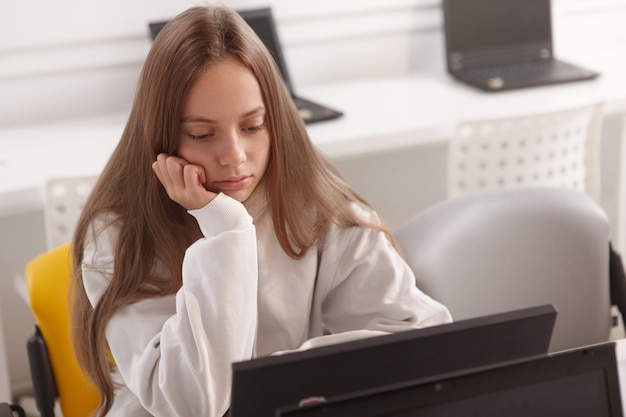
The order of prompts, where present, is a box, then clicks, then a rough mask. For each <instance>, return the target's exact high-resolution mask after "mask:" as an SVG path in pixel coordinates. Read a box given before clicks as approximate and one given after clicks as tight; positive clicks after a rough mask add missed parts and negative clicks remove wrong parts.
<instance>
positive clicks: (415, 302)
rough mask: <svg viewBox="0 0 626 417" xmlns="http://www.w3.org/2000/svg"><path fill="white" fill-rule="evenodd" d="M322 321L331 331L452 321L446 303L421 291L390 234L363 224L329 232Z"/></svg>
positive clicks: (323, 267) (322, 272)
mask: <svg viewBox="0 0 626 417" xmlns="http://www.w3.org/2000/svg"><path fill="white" fill-rule="evenodd" d="M320 276H323V277H324V280H323V285H325V288H320V291H321V294H320V295H321V296H322V297H321V298H322V305H321V315H322V317H321V318H322V322H323V323H324V325H325V326H326V328H327V329H328V330H329V331H330V332H331V333H343V332H351V331H355V330H362V329H365V330H371V331H374V332H379V331H383V332H397V331H402V330H406V329H409V328H415V327H427V326H432V325H437V324H443V323H448V322H450V321H452V318H451V316H450V313H449V311H448V309H447V308H446V307H445V306H444V305H442V304H441V303H439V302H437V301H436V300H434V299H432V298H431V297H430V296H428V295H427V294H425V293H424V292H422V291H421V290H420V289H419V288H418V287H417V286H416V283H415V276H414V274H413V272H412V271H411V269H410V267H409V266H408V264H407V263H406V262H405V260H404V259H403V258H402V257H401V256H400V254H399V253H398V252H397V251H396V249H395V248H394V247H393V245H392V244H391V243H390V241H389V240H388V238H387V236H386V235H385V234H384V233H382V232H380V231H377V230H373V229H370V228H365V227H351V228H348V229H337V230H335V231H334V232H333V233H331V234H330V235H329V239H328V241H327V245H326V246H325V248H324V251H323V254H322V261H321V269H320Z"/></svg>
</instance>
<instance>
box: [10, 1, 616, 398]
mask: <svg viewBox="0 0 626 417" xmlns="http://www.w3.org/2000/svg"><path fill="white" fill-rule="evenodd" d="M520 1H523V0H520ZM553 1H554V21H555V35H556V49H557V53H559V52H562V53H563V54H565V55H567V54H568V53H571V52H572V51H577V52H579V51H580V50H581V49H582V50H584V51H586V52H587V53H589V54H591V55H592V54H593V53H594V51H596V50H597V49H598V48H602V47H606V46H607V45H611V44H613V43H620V42H621V43H624V42H626V32H625V28H626V24H624V22H626V1H623V0H553ZM223 3H225V4H226V5H228V6H231V7H233V8H239V9H244V8H249V7H256V6H265V5H271V6H272V7H273V10H274V14H275V17H276V20H277V22H278V29H279V34H280V35H281V38H282V41H283V44H284V48H285V53H286V57H287V60H288V63H289V66H290V69H291V73H292V74H291V75H292V77H293V78H294V82H295V85H296V88H297V87H299V86H300V87H302V86H309V85H314V84H318V83H329V82H341V81H344V80H352V79H355V78H368V77H379V76H392V75H407V74H410V73H412V72H419V71H433V72H439V73H442V72H443V71H444V69H443V64H444V60H443V37H442V33H441V23H442V22H441V13H440V8H439V7H440V6H439V0H314V1H311V0H306V1H305V0H266V1H263V0H224V1H223ZM196 4H200V3H199V2H197V1H190V0H159V1H154V0H131V1H128V0H108V1H106V2H105V1H95V0H49V1H41V0H2V1H0V16H2V24H0V128H2V127H3V126H8V125H15V124H30V123H37V122H45V121H50V120H58V119H68V118H78V117H83V116H88V115H95V114H101V113H111V112H114V113H118V112H126V111H127V110H128V109H129V108H130V105H131V101H132V98H133V95H134V90H135V83H136V80H137V77H138V74H139V71H140V69H141V65H142V62H143V59H144V57H145V55H146V53H147V51H148V49H149V47H150V40H149V34H148V26H147V24H148V22H150V21H154V20H162V19H169V18H171V17H173V16H174V15H176V14H177V13H179V12H181V11H182V10H183V9H185V8H187V7H188V6H192V5H196ZM424 100H428V97H424ZM416 117H419V115H416ZM86 140H88V138H86ZM34 151H36V150H34ZM419 154H420V155H419V156H418V155H417V152H416V154H415V158H422V159H410V158H409V160H406V159H407V158H408V156H407V155H408V154H404V156H398V155H395V156H394V155H391V154H389V155H382V156H380V158H376V159H377V160H376V161H374V160H372V158H369V159H364V160H359V159H356V160H352V161H341V164H340V167H341V169H343V170H344V172H346V174H348V175H349V177H350V178H352V179H353V181H354V182H355V184H356V185H357V187H359V188H360V189H362V191H363V193H364V194H366V196H368V197H369V198H371V199H372V200H374V201H376V200H380V201H381V203H382V202H383V201H384V200H386V199H387V196H388V194H389V193H390V192H392V190H389V189H388V188H387V187H385V185H384V184H377V183H375V182H374V181H373V180H372V179H371V178H370V177H366V176H364V175H363V167H364V166H366V167H367V169H366V170H367V171H371V168H370V167H371V164H372V163H377V164H378V166H379V167H381V169H384V170H385V172H391V170H393V169H394V168H396V169H397V167H399V166H401V167H403V169H405V170H406V173H405V174H404V175H406V176H415V178H418V179H420V180H419V181H418V182H417V184H416V187H417V188H418V189H419V190H421V191H420V192H421V193H422V194H421V198H425V200H424V201H431V200H432V201H436V200H438V199H440V198H441V197H442V196H440V195H439V194H437V192H436V191H434V190H436V189H439V188H437V187H434V186H433V185H432V183H431V182H429V180H428V178H429V177H428V175H430V174H431V173H432V172H433V170H436V169H437V166H439V165H438V163H441V161H443V159H442V158H443V155H444V154H443V153H442V150H441V149H432V150H428V152H426V153H424V152H423V151H421V152H420V153H419ZM1 156H2V137H1V136H0V161H1V159H2V158H1ZM398 158H400V159H398ZM402 158H404V159H402ZM411 158H412V157H411ZM26 162H27V161H26ZM411 163H412V165H411ZM34 169H36V167H34ZM407 198H408V197H407ZM411 204H416V203H414V202H412V203H411ZM422 204H423V201H422ZM391 205H392V206H393V204H391ZM394 207H396V209H401V208H400V207H399V206H397V205H395V206H394ZM391 208H393V207H390V209H391ZM394 214H397V215H398V216H406V215H407V214H408V213H404V212H398V213H394ZM0 236H3V239H0V240H1V242H0V290H1V292H0V305H1V308H2V313H3V314H2V315H3V316H4V328H5V330H6V332H7V335H8V336H7V337H6V342H7V350H8V354H9V361H8V366H9V373H10V378H11V383H12V385H13V386H14V387H16V388H18V389H19V387H21V386H24V385H28V381H29V374H28V366H27V361H26V355H25V348H24V343H25V341H26V339H27V337H28V335H29V334H30V333H31V331H32V320H31V317H30V314H29V311H28V308H27V307H26V306H25V304H24V303H23V302H22V300H20V299H19V298H17V297H16V296H15V295H14V294H13V292H12V279H13V277H14V275H15V274H19V273H21V271H22V269H23V266H24V264H25V263H26V261H27V260H28V259H30V258H31V257H33V256H35V255H36V254H38V253H40V252H41V251H42V250H44V248H45V239H44V236H43V214H42V213H41V212H34V213H24V214H23V215H18V216H12V217H10V218H9V217H4V218H0ZM7 237H9V238H7ZM0 400H2V399H0Z"/></svg>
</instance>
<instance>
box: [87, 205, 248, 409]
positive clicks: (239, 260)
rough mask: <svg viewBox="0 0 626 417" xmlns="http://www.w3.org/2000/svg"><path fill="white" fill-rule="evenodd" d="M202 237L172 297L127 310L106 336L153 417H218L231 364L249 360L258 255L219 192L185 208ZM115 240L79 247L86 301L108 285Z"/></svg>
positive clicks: (241, 213) (242, 219)
mask: <svg viewBox="0 0 626 417" xmlns="http://www.w3.org/2000/svg"><path fill="white" fill-rule="evenodd" d="M190 214H191V215H193V216H194V217H195V218H196V219H197V221H198V224H199V225H200V228H201V230H202V232H203V234H204V237H203V238H201V239H200V240H198V241H197V242H195V243H194V244H193V245H191V246H190V247H189V248H188V249H187V251H186V253H185V257H184V260H183V265H182V274H183V285H182V287H181V289H180V290H179V291H178V293H177V294H176V295H172V296H165V297H159V298H153V299H146V300H142V301H140V302H137V303H135V304H132V305H129V306H126V307H124V308H122V309H121V310H120V311H118V312H117V313H116V314H115V315H114V316H113V317H112V318H111V320H110V322H109V324H108V326H107V330H106V335H107V341H108V343H109V347H110V350H111V353H112V355H113V358H114V360H115V364H116V366H117V370H118V372H119V376H120V377H121V380H122V381H123V383H124V384H125V385H126V387H127V388H128V390H129V391H130V392H132V394H133V395H134V396H136V397H137V399H138V400H139V402H140V403H141V405H142V406H143V407H144V408H145V409H146V410H147V411H148V412H149V413H150V414H152V415H168V416H222V415H223V414H224V413H225V412H226V410H227V409H228V407H229V404H230V386H231V363H232V362H235V361H240V360H245V359H249V358H250V357H251V355H252V352H253V347H254V340H255V333H256V322H257V297H256V295H257V250H256V236H255V229H254V226H253V224H252V219H251V218H250V216H249V215H248V213H247V211H246V210H245V208H244V207H243V205H242V204H241V203H239V202H237V201H236V200H234V199H231V198H230V197H228V196H226V195H224V194H219V195H218V196H217V197H216V198H215V199H214V200H213V201H212V202H211V203H209V204H208V205H207V206H205V207H204V208H201V209H198V210H193V211H190ZM114 240H115V239H114V236H113V237H112V235H111V234H110V233H109V234H107V233H103V234H100V235H99V237H98V240H97V242H92V243H91V244H88V245H87V246H86V248H85V260H86V262H85V264H84V265H83V280H84V281H85V288H86V290H87V293H88V296H89V297H90V300H91V302H92V304H95V303H97V301H98V299H99V297H100V295H101V294H102V293H103V291H104V290H105V288H106V285H108V279H109V277H110V275H109V276H107V271H109V272H110V271H112V268H113V265H112V262H113V260H112V255H111V254H112V253H113V245H114Z"/></svg>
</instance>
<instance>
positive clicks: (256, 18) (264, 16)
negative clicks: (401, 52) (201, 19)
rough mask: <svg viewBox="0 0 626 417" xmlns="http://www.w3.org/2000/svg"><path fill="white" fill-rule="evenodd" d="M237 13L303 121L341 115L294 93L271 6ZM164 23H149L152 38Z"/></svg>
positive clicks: (308, 122)
mask: <svg viewBox="0 0 626 417" xmlns="http://www.w3.org/2000/svg"><path fill="white" fill-rule="evenodd" d="M237 13H239V15H240V16H241V17H243V19H244V20H245V21H246V22H247V23H248V25H249V26H250V27H251V28H252V29H253V30H254V31H255V32H256V34H257V35H258V36H259V38H261V40H262V41H263V43H264V44H265V46H266V47H267V49H268V50H269V51H270V53H271V54H272V56H273V57H274V60H275V61H276V64H277V65H278V69H279V70H280V73H281V75H282V77H283V80H284V82H285V85H286V87H287V89H288V90H289V93H290V94H291V98H292V100H293V102H294V104H295V105H296V107H297V108H298V111H299V112H300V116H302V119H303V120H304V122H305V123H307V124H310V123H315V122H321V121H324V120H331V119H336V118H339V117H341V116H343V112H341V111H339V110H336V109H333V108H330V107H327V106H325V105H322V104H320V103H316V102H314V101H311V100H308V99H306V98H303V97H301V96H299V95H297V94H296V92H295V89H294V86H293V82H292V80H291V77H290V75H289V69H288V68H287V62H286V60H285V56H284V53H283V49H282V44H281V43H280V39H279V37H278V32H277V30H276V24H275V22H274V17H273V15H272V9H271V8H269V7H263V8H258V9H250V10H240V11H237ZM166 23H167V21H162V22H153V23H150V24H149V27H150V34H151V36H152V39H153V40H154V38H155V37H156V35H157V34H158V33H159V31H160V30H161V29H162V28H163V26H165V24H166Z"/></svg>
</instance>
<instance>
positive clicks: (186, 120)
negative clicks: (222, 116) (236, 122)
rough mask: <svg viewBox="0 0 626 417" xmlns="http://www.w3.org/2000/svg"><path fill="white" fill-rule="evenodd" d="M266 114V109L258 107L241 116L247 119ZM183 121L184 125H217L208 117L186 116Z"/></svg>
mask: <svg viewBox="0 0 626 417" xmlns="http://www.w3.org/2000/svg"><path fill="white" fill-rule="evenodd" d="M264 113H265V107H264V106H259V107H256V108H254V109H252V110H250V111H249V112H247V113H245V114H243V115H242V116H241V118H242V119H245V118H247V117H250V116H254V115H256V114H264ZM181 121H182V123H212V124H217V121H216V120H213V119H209V118H207V117H202V116H186V117H183V119H182V120H181Z"/></svg>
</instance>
